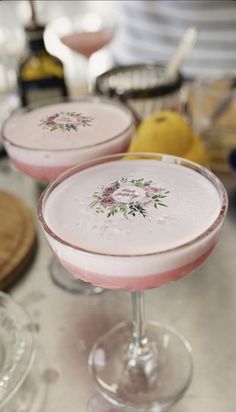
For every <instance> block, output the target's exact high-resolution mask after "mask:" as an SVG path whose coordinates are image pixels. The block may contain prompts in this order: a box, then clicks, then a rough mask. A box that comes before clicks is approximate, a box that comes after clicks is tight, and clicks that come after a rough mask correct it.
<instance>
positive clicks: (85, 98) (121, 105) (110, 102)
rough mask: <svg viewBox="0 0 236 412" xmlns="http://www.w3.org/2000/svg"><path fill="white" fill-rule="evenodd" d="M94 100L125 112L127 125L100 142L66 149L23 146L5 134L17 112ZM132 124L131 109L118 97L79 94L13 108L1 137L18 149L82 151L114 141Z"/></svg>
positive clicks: (22, 113) (133, 120)
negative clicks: (127, 119) (127, 116)
mask: <svg viewBox="0 0 236 412" xmlns="http://www.w3.org/2000/svg"><path fill="white" fill-rule="evenodd" d="M96 101H98V102H102V103H104V104H107V105H112V106H116V107H117V108H119V109H121V110H122V111H123V112H126V113H127V114H128V115H129V117H130V119H129V120H130V122H129V125H128V126H127V127H126V128H125V129H124V130H122V131H121V132H119V133H117V134H116V135H115V136H112V137H109V138H108V139H106V140H104V141H102V142H99V143H95V144H90V145H87V146H83V147H73V148H67V149H65V148H62V149H48V148H47V149H45V148H32V147H28V146H25V145H23V144H18V143H15V142H12V141H11V139H10V138H9V137H7V136H6V127H7V125H8V124H9V123H10V122H11V121H12V120H13V119H14V118H15V117H16V116H17V114H18V113H19V116H22V115H24V114H26V113H29V112H30V111H34V110H37V109H40V108H44V107H47V106H51V105H60V104H63V103H73V102H74V103H76V102H78V103H80V102H96ZM134 125H135V118H134V114H133V113H132V111H131V110H130V109H129V107H128V106H127V105H126V104H125V103H123V102H120V101H119V100H118V99H117V100H115V99H114V98H109V97H102V96H97V95H95V96H81V97H79V98H76V97H75V98H73V97H64V98H62V100H60V101H55V100H52V99H49V100H45V101H42V102H38V104H35V105H34V104H33V105H28V106H26V107H23V108H22V107H20V108H18V109H16V110H14V112H13V113H12V114H11V115H10V116H8V118H7V119H6V120H5V121H4V122H3V125H2V135H1V137H2V140H3V142H7V143H9V144H10V145H11V146H13V147H17V148H19V149H24V150H26V151H32V152H38V153H39V152H48V153H62V152H71V151H74V150H81V151H83V150H87V149H90V148H93V147H95V148H96V147H100V146H102V145H104V144H107V143H110V142H112V141H115V140H116V139H118V138H119V137H121V136H122V135H124V134H125V133H128V131H129V130H132V129H133V128H134Z"/></svg>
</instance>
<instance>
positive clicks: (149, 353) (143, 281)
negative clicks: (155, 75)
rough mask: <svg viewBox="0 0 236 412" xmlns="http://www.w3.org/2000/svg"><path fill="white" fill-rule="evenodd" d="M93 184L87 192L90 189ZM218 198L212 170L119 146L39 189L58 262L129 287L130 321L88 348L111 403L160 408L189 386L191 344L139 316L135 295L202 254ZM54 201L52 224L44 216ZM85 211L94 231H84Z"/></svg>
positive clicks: (219, 215) (220, 212)
mask: <svg viewBox="0 0 236 412" xmlns="http://www.w3.org/2000/svg"><path fill="white" fill-rule="evenodd" d="M109 172H110V173H109ZM154 179H155V180H154ZM103 180H104V181H103ZM157 180H158V181H159V183H161V186H157V185H156V183H155V182H157ZM183 181H184V183H183ZM83 182H84V183H85V182H86V183H87V184H86V190H85V189H84V188H85V184H84V185H83V188H82V189H81V185H82V183H83ZM99 182H100V185H101V188H100V189H98V190H95V191H94V192H92V193H94V196H92V199H91V188H92V189H94V188H96V186H97V184H99ZM103 183H105V184H103ZM193 183H194V184H193ZM163 184H164V186H163ZM178 185H179V187H178V188H177V186H178ZM166 186H168V187H167V188H166ZM167 189H168V190H167ZM199 190H201V192H200V193H199ZM75 191H77V193H76V195H78V193H79V192H80V193H81V194H82V195H83V196H84V197H83V199H84V200H85V199H86V198H87V208H86V205H85V209H83V210H82V208H81V207H79V204H75V203H74V200H73V196H74V194H75ZM70 193H71V197H70ZM203 194H205V195H204V196H205V197H204V202H203V200H202V197H201V195H202V196H203ZM199 195H200V196H199ZM208 195H209V198H208ZM211 196H212V197H211ZM205 198H207V199H205ZM62 199H63V200H62ZM60 202H63V203H64V205H62V204H60V206H59V203H60ZM85 203H86V201H85ZM196 203H197V205H196ZM203 203H204V205H203ZM70 204H74V206H73V207H70V210H71V213H70V216H69V215H68V208H69V206H68V205H70ZM227 204H228V200H227V194H226V191H225V189H224V187H223V185H222V184H221V182H220V181H219V180H218V178H217V177H216V176H215V175H214V174H213V173H212V172H210V171H209V170H208V169H206V168H204V167H201V166H199V165H197V164H195V163H192V162H190V161H186V160H184V159H181V158H177V157H173V156H167V155H162V154H141V153H133V154H129V155H127V154H119V155H113V156H106V157H103V158H100V159H99V163H98V162H95V161H92V162H87V163H84V164H82V165H80V166H77V167H74V168H72V169H70V170H68V171H67V172H66V173H65V174H64V175H63V176H61V177H60V178H59V179H58V180H56V181H55V182H54V183H53V184H51V185H49V186H48V187H47V189H46V190H45V192H44V193H43V194H42V196H41V199H40V203H39V220H40V222H41V224H42V227H43V229H44V231H45V234H46V237H47V239H48V241H49V243H50V245H51V247H52V249H53V251H54V253H55V254H56V255H57V256H58V257H59V259H60V261H61V263H62V264H63V265H64V266H65V267H66V268H67V269H68V270H70V271H71V272H72V273H74V275H75V276H77V277H82V279H84V280H87V281H91V282H93V283H96V284H98V285H99V286H102V287H105V288H111V289H121V290H125V291H130V292H131V297H132V306H133V322H122V323H120V324H118V325H117V326H115V327H114V328H113V329H112V330H110V331H108V332H107V333H106V334H105V335H103V336H102V337H100V338H99V339H98V340H97V342H96V343H95V344H94V346H93V348H92V350H91V353H90V356H89V368H90V371H91V374H92V376H93V379H94V382H95V386H96V389H97V390H98V392H99V393H100V394H101V395H102V396H103V397H104V398H105V399H106V400H107V401H109V402H110V403H111V404H113V405H115V406H117V407H124V408H127V409H128V410H129V411H143V412H144V411H163V410H165V409H167V408H168V407H170V406H171V405H172V404H173V403H174V402H176V401H177V400H178V399H179V398H180V397H181V396H182V395H183V393H184V392H185V390H186V389H187V387H188V386H189V383H190V381H191V377H192V368H193V366H192V357H191V346H190V344H189V343H188V341H187V340H186V339H185V338H184V337H183V336H182V335H181V334H180V333H179V332H177V331H176V330H175V329H174V328H172V327H170V326H166V325H164V324H161V323H158V322H152V321H145V319H144V296H143V294H144V290H145V289H150V288H158V287H161V286H164V285H166V284H168V283H169V282H173V281H175V280H177V279H180V278H181V277H183V276H185V275H187V274H189V273H190V272H192V271H193V270H194V269H196V268H197V267H198V266H199V265H200V264H201V263H203V262H204V261H205V259H206V258H207V257H208V256H209V255H210V253H211V252H212V250H213V249H214V247H215V245H216V243H217V241H218V238H219V235H220V229H221V227H222V224H223V220H224V217H225V215H226V211H227ZM57 205H58V207H59V213H60V217H61V220H60V222H58V221H57V217H56V216H55V214H53V210H54V209H55V207H57ZM183 207H185V210H184V212H183ZM199 207H202V213H200V210H198V208H199ZM72 209H74V212H73V210H72ZM196 209H197V211H198V212H199V213H198V220H197V222H196V216H193V211H194V210H195V211H196ZM84 210H85V211H86V210H87V220H88V225H87V226H86V227H85V226H83V221H84V220H85V218H86V212H85V211H84ZM166 210H168V211H166ZM63 213H64V214H63ZM176 213H177V215H176ZM203 215H204V217H202V216H203ZM205 215H206V216H205ZM93 219H94V220H95V221H96V222H97V232H96V231H95V230H93V231H91V232H90V228H92V227H93V224H94V222H93ZM181 221H182V223H181ZM104 222H105V225H106V226H105V227H104ZM190 222H192V223H194V222H195V225H194V229H193V228H192V227H191V225H190ZM78 224H81V226H80V227H79V229H78V231H76V225H78ZM179 224H180V226H178V225H179ZM99 225H100V226H99ZM66 227H67V228H68V227H69V230H66ZM178 227H181V230H179V229H178ZM157 228H159V229H157ZM176 228H177V229H176ZM190 230H193V232H191V236H190V235H189V231H190ZM81 231H82V236H81ZM72 232H73V233H72ZM89 232H90V233H89ZM65 233H66V234H65ZM85 233H88V236H87V238H85V237H84V236H83V235H85ZM104 233H106V239H105V240H104ZM169 233H171V238H170V235H169V237H168V234H169ZM62 234H63V235H62ZM138 234H139V236H138ZM129 237H130V239H132V240H129ZM68 239H69V240H68ZM97 239H100V240H99V241H97ZM111 239H112V240H111ZM132 242H133V244H132ZM121 251H123V252H122V253H121Z"/></svg>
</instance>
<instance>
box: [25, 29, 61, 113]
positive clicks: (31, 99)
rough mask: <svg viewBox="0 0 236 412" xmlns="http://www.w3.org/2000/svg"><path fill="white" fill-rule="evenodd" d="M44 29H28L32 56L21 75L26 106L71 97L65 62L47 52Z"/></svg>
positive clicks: (30, 54)
mask: <svg viewBox="0 0 236 412" xmlns="http://www.w3.org/2000/svg"><path fill="white" fill-rule="evenodd" d="M44 29H45V27H44V26H41V25H34V26H28V27H25V32H26V41H27V45H28V54H27V56H26V57H25V58H24V60H23V61H22V62H21V64H20V66H19V73H18V86H19V93H20V98H21V104H22V106H27V105H29V104H33V103H37V102H39V101H43V100H50V99H53V100H56V99H57V98H58V100H59V97H61V96H68V91H67V87H66V83H65V79H64V69H63V63H62V62H61V60H60V59H58V58H57V57H55V56H53V55H51V54H50V53H49V52H48V51H47V50H46V48H45V44H44V38H43V33H44Z"/></svg>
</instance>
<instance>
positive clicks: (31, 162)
mask: <svg viewBox="0 0 236 412" xmlns="http://www.w3.org/2000/svg"><path fill="white" fill-rule="evenodd" d="M133 130H134V121H133V116H132V113H131V112H130V111H129V110H128V109H127V108H126V107H125V106H123V105H121V104H119V103H115V102H113V101H111V100H109V99H100V98H96V97H86V98H83V99H80V100H77V101H69V100H67V101H63V102H61V103H56V104H55V103H53V104H47V105H45V106H43V107H38V108H35V109H34V110H32V109H30V108H26V109H24V110H19V111H17V112H16V113H15V114H14V115H13V116H11V117H10V118H9V119H8V120H7V121H6V123H5V125H4V127H3V139H4V140H3V142H4V145H5V148H6V150H7V153H8V155H9V157H10V159H11V160H12V162H13V163H14V164H15V166H16V167H17V168H18V169H20V170H21V171H22V172H24V173H26V174H27V175H29V176H31V177H33V178H35V179H37V180H39V181H41V182H45V183H49V182H51V181H53V180H54V179H56V178H57V177H58V176H59V175H60V174H61V173H62V172H64V171H65V170H67V169H69V168H70V167H71V166H73V165H75V164H79V163H81V162H84V161H86V160H91V159H96V158H98V157H99V156H102V155H108V154H113V153H119V152H120V151H126V150H127V148H128V146H129V143H130V140H131V137H132V133H133ZM50 273H51V276H52V278H53V280H54V282H55V283H56V284H57V285H59V286H61V287H63V288H64V289H67V290H70V291H73V292H75V291H76V292H77V293H82V294H90V293H100V292H101V291H102V290H101V288H97V287H95V288H93V287H92V286H91V285H88V284H87V283H86V284H85V283H84V282H79V281H77V282H75V280H74V278H73V277H72V276H71V274H70V273H67V272H66V271H65V270H64V268H62V267H61V265H59V264H58V261H57V260H56V259H53V260H52V262H51V265H50Z"/></svg>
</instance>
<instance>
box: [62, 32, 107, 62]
mask: <svg viewBox="0 0 236 412" xmlns="http://www.w3.org/2000/svg"><path fill="white" fill-rule="evenodd" d="M113 34H114V33H113V31H112V30H98V31H95V32H78V33H71V34H67V35H65V36H63V37H61V41H62V43H63V44H65V46H67V47H69V48H70V49H71V50H73V51H75V52H76V53H80V54H83V55H84V56H85V57H87V58H89V57H90V56H91V55H92V54H93V53H95V52H96V51H98V50H99V49H101V48H102V47H104V46H106V45H107V44H108V43H110V41H111V40H112V37H113Z"/></svg>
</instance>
